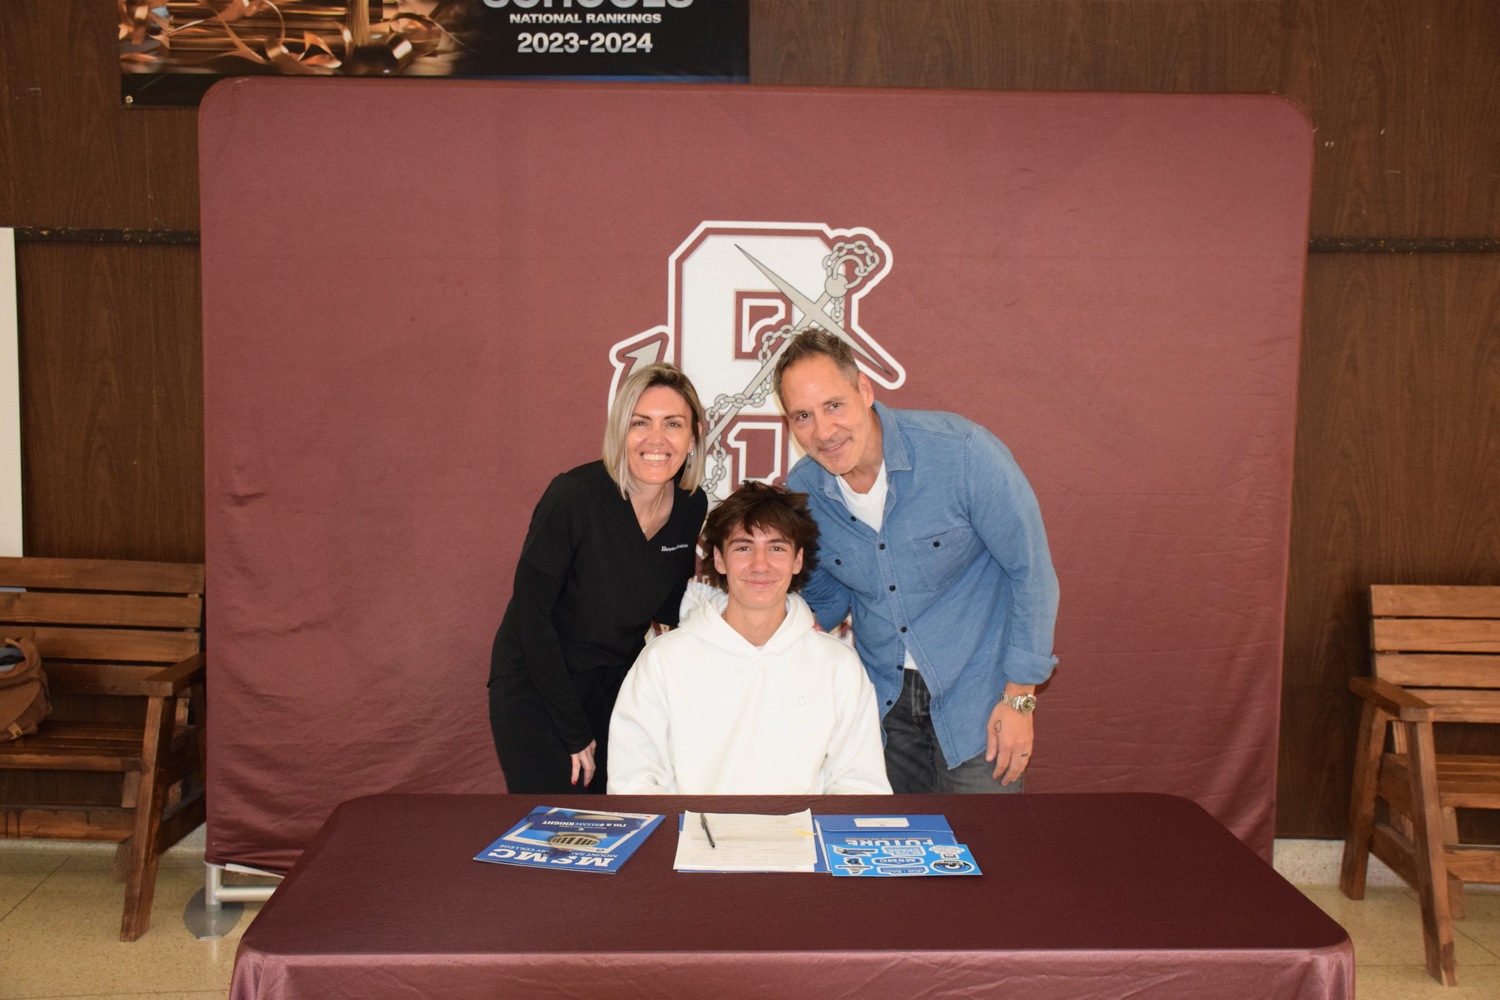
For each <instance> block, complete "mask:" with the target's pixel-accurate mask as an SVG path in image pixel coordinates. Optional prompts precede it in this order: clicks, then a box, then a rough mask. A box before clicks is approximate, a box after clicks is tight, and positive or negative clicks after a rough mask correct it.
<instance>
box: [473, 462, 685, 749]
mask: <svg viewBox="0 0 1500 1000" xmlns="http://www.w3.org/2000/svg"><path fill="white" fill-rule="evenodd" d="M707 511H708V497H707V495H706V494H705V493H704V492H703V491H702V490H701V489H700V490H695V491H694V492H692V493H688V492H686V491H684V490H683V489H682V488H681V487H678V488H677V490H676V493H675V494H674V496H673V499H672V513H671V515H670V516H669V517H668V518H667V523H666V524H665V525H663V526H662V528H661V530H660V531H658V532H657V533H656V534H655V535H654V536H653V537H652V538H650V539H647V538H646V536H645V535H643V534H642V533H641V527H640V523H639V522H638V521H637V520H636V516H635V510H634V509H633V508H632V507H631V505H630V501H629V500H628V499H627V498H625V497H622V496H621V495H620V488H619V487H618V486H616V485H615V483H614V480H612V479H610V477H609V473H608V472H606V471H605V468H604V463H603V462H590V463H589V464H588V465H581V466H579V467H578V468H576V469H572V470H570V471H568V472H564V473H563V474H562V475H560V476H558V477H557V478H555V479H553V480H552V483H551V484H550V485H549V486H548V487H547V491H546V492H545V493H544V494H542V499H541V500H540V501H539V502H538V503H537V505H536V510H535V511H534V512H533V513H532V515H531V527H530V529H528V531H527V533H526V541H525V543H524V544H523V545H522V547H521V558H520V561H519V562H518V563H517V565H516V580H515V586H514V588H513V590H512V592H511V598H510V604H509V606H507V607H506V609H505V617H504V619H502V620H501V622H500V629H499V631H498V632H497V633H496V635H495V645H494V649H493V651H492V653H491V655H490V680H491V681H494V680H495V679H496V678H498V677H502V676H506V675H512V676H514V675H518V674H519V675H522V676H524V677H525V678H529V679H530V681H531V683H532V684H533V685H534V686H535V687H536V690H537V691H538V692H539V693H540V694H541V697H542V700H543V702H544V703H545V704H546V706H547V711H548V713H549V714H550V716H551V718H552V724H553V725H554V726H555V727H556V728H557V732H558V735H559V736H561V737H562V739H563V742H564V743H565V744H566V745H567V747H568V748H569V753H577V752H578V751H580V750H582V749H583V748H584V747H586V746H588V745H589V742H590V741H592V740H593V739H594V738H595V737H596V736H602V735H604V734H597V733H593V732H591V731H590V729H589V724H588V720H587V719H586V717H585V715H584V711H583V706H582V705H581V703H580V702H579V700H578V695H577V691H576V689H575V688H574V686H573V682H572V680H571V678H570V674H577V673H583V672H585V671H589V670H599V669H602V668H605V667H621V666H629V665H630V664H632V663H634V662H635V658H636V656H638V655H639V654H640V651H641V649H642V648H643V647H644V646H645V642H646V639H645V636H646V630H647V628H649V627H650V624H651V623H652V622H653V621H655V622H660V623H662V624H663V625H676V624H677V615H678V609H679V606H680V605H681V603H682V595H683V591H684V590H686V588H687V584H688V580H689V579H691V577H692V575H693V571H694V569H695V565H696V559H697V555H696V545H697V541H698V533H699V531H700V530H701V529H702V527H703V518H704V515H705V514H706V513H707Z"/></svg>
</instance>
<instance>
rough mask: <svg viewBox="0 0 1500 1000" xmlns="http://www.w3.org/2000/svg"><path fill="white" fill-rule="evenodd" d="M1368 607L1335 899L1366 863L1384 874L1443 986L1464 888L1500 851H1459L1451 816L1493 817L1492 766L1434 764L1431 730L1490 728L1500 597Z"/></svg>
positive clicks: (1468, 761) (1495, 879)
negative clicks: (1370, 663) (1413, 899)
mask: <svg viewBox="0 0 1500 1000" xmlns="http://www.w3.org/2000/svg"><path fill="white" fill-rule="evenodd" d="M1370 601H1371V608H1372V619H1371V622H1372V628H1371V647H1372V649H1373V650H1374V670H1373V673H1374V676H1372V677H1357V678H1354V679H1353V680H1351V681H1350V687H1351V688H1352V689H1353V690H1354V692H1355V693H1356V694H1358V695H1359V696H1360V697H1361V698H1362V699H1364V711H1363V715H1362V718H1361V722H1360V730H1359V744H1358V749H1357V751H1356V755H1355V763H1354V788H1353V791H1352V794H1351V797H1350V806H1349V834H1348V838H1347V839H1346V840H1345V842H1344V861H1343V870H1342V872H1341V874H1340V878H1339V887H1340V888H1341V889H1342V890H1343V892H1344V895H1346V896H1348V897H1349V898H1350V899H1361V898H1363V897H1364V893H1365V871H1366V866H1367V864H1368V861H1369V855H1370V854H1371V853H1373V854H1374V855H1375V856H1376V857H1377V858H1379V859H1380V860H1382V861H1384V862H1385V863H1386V864H1388V865H1390V866H1391V868H1392V869H1394V870H1395V871H1396V873H1397V874H1399V875H1400V876H1401V877H1402V878H1403V879H1405V880H1406V881H1407V883H1408V884H1410V885H1411V886H1412V888H1414V889H1415V890H1416V891H1417V894H1418V897H1419V899H1420V903H1421V908H1422V938H1423V941H1424V943H1425V945H1426V951H1427V971H1428V973H1430V974H1431V975H1432V977H1433V978H1434V979H1437V980H1438V981H1439V982H1442V983H1443V984H1444V985H1447V986H1453V985H1455V984H1456V983H1457V976H1456V974H1455V969H1454V961H1453V920H1454V919H1455V918H1460V919H1461V918H1462V917H1463V885H1464V883H1465V882H1485V883H1500V849H1497V848H1495V847H1484V846H1462V845H1460V844H1459V842H1458V823H1457V816H1456V813H1455V810H1458V809H1500V756H1490V755H1479V754H1454V753H1442V754H1439V753H1438V752H1437V751H1436V748H1435V745H1434V739H1433V726H1434V725H1435V724H1437V723H1449V722H1468V723H1500V587H1397V586H1375V587H1371V588H1370ZM1387 730H1389V731H1390V733H1391V749H1390V750H1387V749H1386V732H1387ZM1377 801H1381V802H1384V803H1385V811H1384V815H1377V813H1376V802H1377Z"/></svg>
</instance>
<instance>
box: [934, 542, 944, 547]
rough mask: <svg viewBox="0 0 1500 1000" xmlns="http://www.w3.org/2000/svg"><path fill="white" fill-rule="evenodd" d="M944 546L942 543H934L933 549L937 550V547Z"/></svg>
mask: <svg viewBox="0 0 1500 1000" xmlns="http://www.w3.org/2000/svg"><path fill="white" fill-rule="evenodd" d="M942 544H943V543H942V542H933V543H932V547H933V548H937V547H938V546H940V545H942Z"/></svg>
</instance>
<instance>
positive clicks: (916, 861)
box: [813, 816, 982, 877]
mask: <svg viewBox="0 0 1500 1000" xmlns="http://www.w3.org/2000/svg"><path fill="white" fill-rule="evenodd" d="M813 819H814V820H815V821H816V822H817V827H818V843H819V844H820V845H821V846H822V848H823V857H824V860H825V862H826V863H827V865H828V871H829V872H831V873H832V874H834V875H843V876H851V875H852V876H859V877H899V876H910V875H979V874H982V873H981V872H980V870H979V865H978V864H977V863H975V861H974V856H973V855H972V854H970V853H969V848H968V847H967V846H966V845H964V844H960V843H958V842H957V841H956V840H955V839H954V836H953V828H952V827H950V826H949V825H948V820H947V819H946V818H944V817H942V816H815V817H813Z"/></svg>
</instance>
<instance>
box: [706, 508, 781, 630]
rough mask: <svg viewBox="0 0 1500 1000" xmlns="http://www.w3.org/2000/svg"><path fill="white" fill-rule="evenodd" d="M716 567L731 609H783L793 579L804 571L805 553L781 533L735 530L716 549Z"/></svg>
mask: <svg viewBox="0 0 1500 1000" xmlns="http://www.w3.org/2000/svg"><path fill="white" fill-rule="evenodd" d="M714 568H715V569H717V570H718V571H719V574H720V575H721V576H723V577H724V585H725V587H726V588H727V589H728V591H729V605H730V607H738V608H739V609H741V610H745V611H750V610H759V609H762V608H776V607H780V606H781V605H782V604H783V603H784V602H785V601H786V592H787V590H788V589H790V587H791V585H792V577H793V576H795V575H796V574H797V573H798V572H799V571H801V569H802V550H801V549H799V548H796V547H795V546H794V545H793V544H792V542H791V541H790V540H788V539H786V538H783V537H782V536H781V535H780V534H779V533H768V532H766V530H765V529H763V528H751V529H746V528H745V527H744V525H740V526H738V527H736V528H735V529H734V530H733V531H731V532H730V533H729V537H728V538H726V539H725V540H724V545H723V547H722V548H716V549H714Z"/></svg>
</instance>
